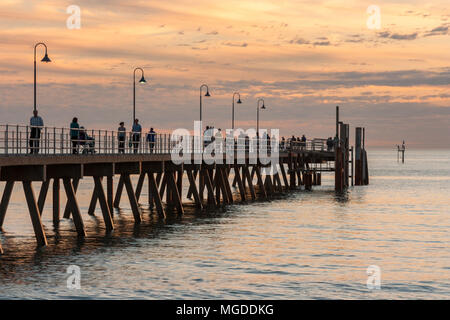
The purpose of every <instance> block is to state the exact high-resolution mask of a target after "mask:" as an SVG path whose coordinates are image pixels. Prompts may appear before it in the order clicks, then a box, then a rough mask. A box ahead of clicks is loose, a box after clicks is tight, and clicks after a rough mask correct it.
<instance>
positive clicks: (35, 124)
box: [30, 110, 44, 154]
mask: <svg viewBox="0 0 450 320" xmlns="http://www.w3.org/2000/svg"><path fill="white" fill-rule="evenodd" d="M43 126H44V121H43V120H42V118H41V117H39V116H38V112H37V110H34V111H33V116H32V117H31V119H30V127H31V133H30V149H31V150H30V153H31V154H38V153H39V141H40V140H41V130H42V127H43Z"/></svg>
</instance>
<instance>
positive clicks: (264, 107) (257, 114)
mask: <svg viewBox="0 0 450 320" xmlns="http://www.w3.org/2000/svg"><path fill="white" fill-rule="evenodd" d="M261 101H262V106H261V109H263V110H264V109H266V106H265V105H264V99H262V98H260V99H259V100H258V103H257V104H256V134H257V135H258V139H259V103H260V102H261Z"/></svg>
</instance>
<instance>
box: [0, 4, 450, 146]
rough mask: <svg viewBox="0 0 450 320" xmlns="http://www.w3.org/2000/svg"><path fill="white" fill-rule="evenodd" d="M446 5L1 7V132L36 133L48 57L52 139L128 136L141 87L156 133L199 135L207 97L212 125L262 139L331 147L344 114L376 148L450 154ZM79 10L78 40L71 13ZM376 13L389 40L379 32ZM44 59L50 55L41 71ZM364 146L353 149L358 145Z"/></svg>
mask: <svg viewBox="0 0 450 320" xmlns="http://www.w3.org/2000/svg"><path fill="white" fill-rule="evenodd" d="M449 4H450V3H449V1H448V0H431V1H423V0H396V1H387V0H374V1H373V2H367V1H361V0H341V1H337V0H334V1H333V0H331V1H320V0H315V1H312V0H309V1H287V0H286V1H283V0H278V1H272V0H270V1H269V0H258V1H256V0H254V1H249V0H238V1H237V0H236V1H235V0H228V1H216V0H209V1H204V0H198V1H188V0H170V1H161V0H159V1H152V0H108V1H106V0H105V1H102V0H96V1H92V0H67V1H65V0H1V2H0V45H1V46H0V48H1V50H0V114H1V117H0V124H6V123H20V124H25V123H27V122H28V121H29V117H30V116H31V114H32V109H33V46H34V44H35V43H37V42H41V41H43V42H45V43H46V44H47V45H48V49H49V52H48V53H49V56H50V59H52V62H51V63H49V64H44V63H41V62H39V63H38V109H39V112H40V114H41V116H42V117H43V118H44V122H45V124H46V125H48V126H58V127H62V126H65V127H66V126H68V125H69V123H70V120H71V119H72V117H73V116H78V118H79V120H80V123H81V124H82V125H84V126H85V127H87V128H102V129H116V128H117V124H118V122H120V121H125V122H126V123H127V127H130V123H131V117H132V114H131V112H132V81H133V79H132V75H133V69H134V68H135V67H142V68H144V69H145V76H146V78H147V80H148V83H147V84H145V85H138V86H137V111H136V112H137V117H138V118H139V119H140V120H141V122H142V124H143V126H144V128H145V130H147V129H148V127H150V126H153V127H155V129H156V130H157V132H170V130H172V129H176V128H187V129H192V128H193V121H194V120H197V119H198V117H199V97H198V96H199V92H198V91H199V87H200V85H201V84H202V83H206V84H208V85H209V87H210V90H211V97H210V98H204V108H203V119H204V123H205V124H212V125H214V126H215V127H216V128H219V127H220V128H230V126H231V124H230V123H231V101H232V100H231V99H232V94H233V92H234V91H239V92H240V93H241V98H242V101H243V104H241V105H237V106H236V126H238V127H243V128H248V127H250V126H252V127H254V126H255V118H256V102H257V99H258V98H259V97H263V98H264V99H265V103H266V106H267V110H264V111H262V112H261V114H260V116H261V125H260V126H261V127H264V128H279V129H280V130H281V135H285V136H290V135H292V134H295V135H301V134H306V136H307V137H308V138H313V137H325V138H326V137H328V136H331V135H333V132H334V112H335V110H334V108H335V106H336V105H339V106H341V115H342V117H343V120H344V121H345V122H348V123H349V124H350V126H351V130H352V133H353V132H354V127H355V126H365V127H366V132H367V145H368V146H374V147H375V146H385V147H392V146H393V145H396V144H398V143H401V141H402V140H403V139H404V140H406V143H407V145H409V146H411V147H412V146H416V147H447V148H448V147H450V138H449V136H450V90H449V89H450V62H449V59H450V31H449V27H450V6H449ZM70 5H77V6H79V7H80V8H81V28H80V29H74V30H70V29H68V28H67V26H66V20H67V18H68V17H69V16H70V14H68V13H67V12H66V9H67V7H68V6H70ZM369 5H378V6H379V7H380V9H381V28H380V29H378V30H377V29H369V28H368V27H367V25H366V21H367V19H368V17H369V14H368V13H367V8H368V6H369ZM42 57H43V48H39V49H38V59H39V60H40V59H41V58H42ZM352 142H353V141H352Z"/></svg>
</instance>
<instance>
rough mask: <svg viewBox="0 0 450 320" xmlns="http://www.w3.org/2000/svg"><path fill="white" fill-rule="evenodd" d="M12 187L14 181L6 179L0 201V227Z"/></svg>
mask: <svg viewBox="0 0 450 320" xmlns="http://www.w3.org/2000/svg"><path fill="white" fill-rule="evenodd" d="M13 188H14V181H6V185H5V189H4V190H3V196H2V202H1V203H0V228H1V227H3V223H4V222H5V215H6V210H7V209H8V204H9V200H10V199H11V194H12V191H13Z"/></svg>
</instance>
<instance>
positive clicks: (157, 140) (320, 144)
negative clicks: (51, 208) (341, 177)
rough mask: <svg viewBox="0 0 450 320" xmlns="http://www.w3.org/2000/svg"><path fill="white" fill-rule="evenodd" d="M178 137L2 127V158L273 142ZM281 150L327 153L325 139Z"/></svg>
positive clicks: (282, 144)
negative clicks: (8, 156) (182, 142)
mask: <svg viewBox="0 0 450 320" xmlns="http://www.w3.org/2000/svg"><path fill="white" fill-rule="evenodd" d="M220 137H221V136H215V138H214V139H212V140H213V141H210V138H209V137H208V138H206V136H205V137H194V136H176V137H172V135H171V134H165V133H164V134H158V133H148V132H144V133H139V132H129V131H111V130H101V129H100V130H96V129H95V130H94V129H75V128H57V127H35V126H29V125H10V124H6V125H0V155H26V154H29V155H70V154H85V155H90V154H135V153H136V154H170V153H171V150H172V149H173V148H174V147H175V146H176V145H177V144H178V143H179V142H180V141H183V140H184V139H186V140H184V142H186V141H188V142H187V145H188V146H189V149H190V150H191V152H193V153H201V152H202V151H203V150H204V149H205V148H206V147H207V146H208V145H210V144H211V143H215V144H216V145H215V149H216V150H220V151H224V152H225V151H226V150H229V148H230V146H233V148H234V150H235V151H237V152H239V151H243V149H245V151H247V152H249V151H250V152H252V151H255V150H254V149H255V146H257V145H258V144H259V145H263V146H267V148H268V150H270V148H271V143H273V142H271V141H270V139H268V140H264V139H260V140H259V141H257V140H256V139H255V138H249V137H238V138H234V143H231V144H229V145H228V144H227V138H222V139H221V138H220ZM278 146H279V151H280V152H283V151H291V150H292V151H299V150H308V151H326V150H327V145H326V139H313V140H307V141H304V142H302V141H297V140H296V141H292V140H291V139H287V140H281V141H278ZM328 151H330V150H328Z"/></svg>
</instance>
